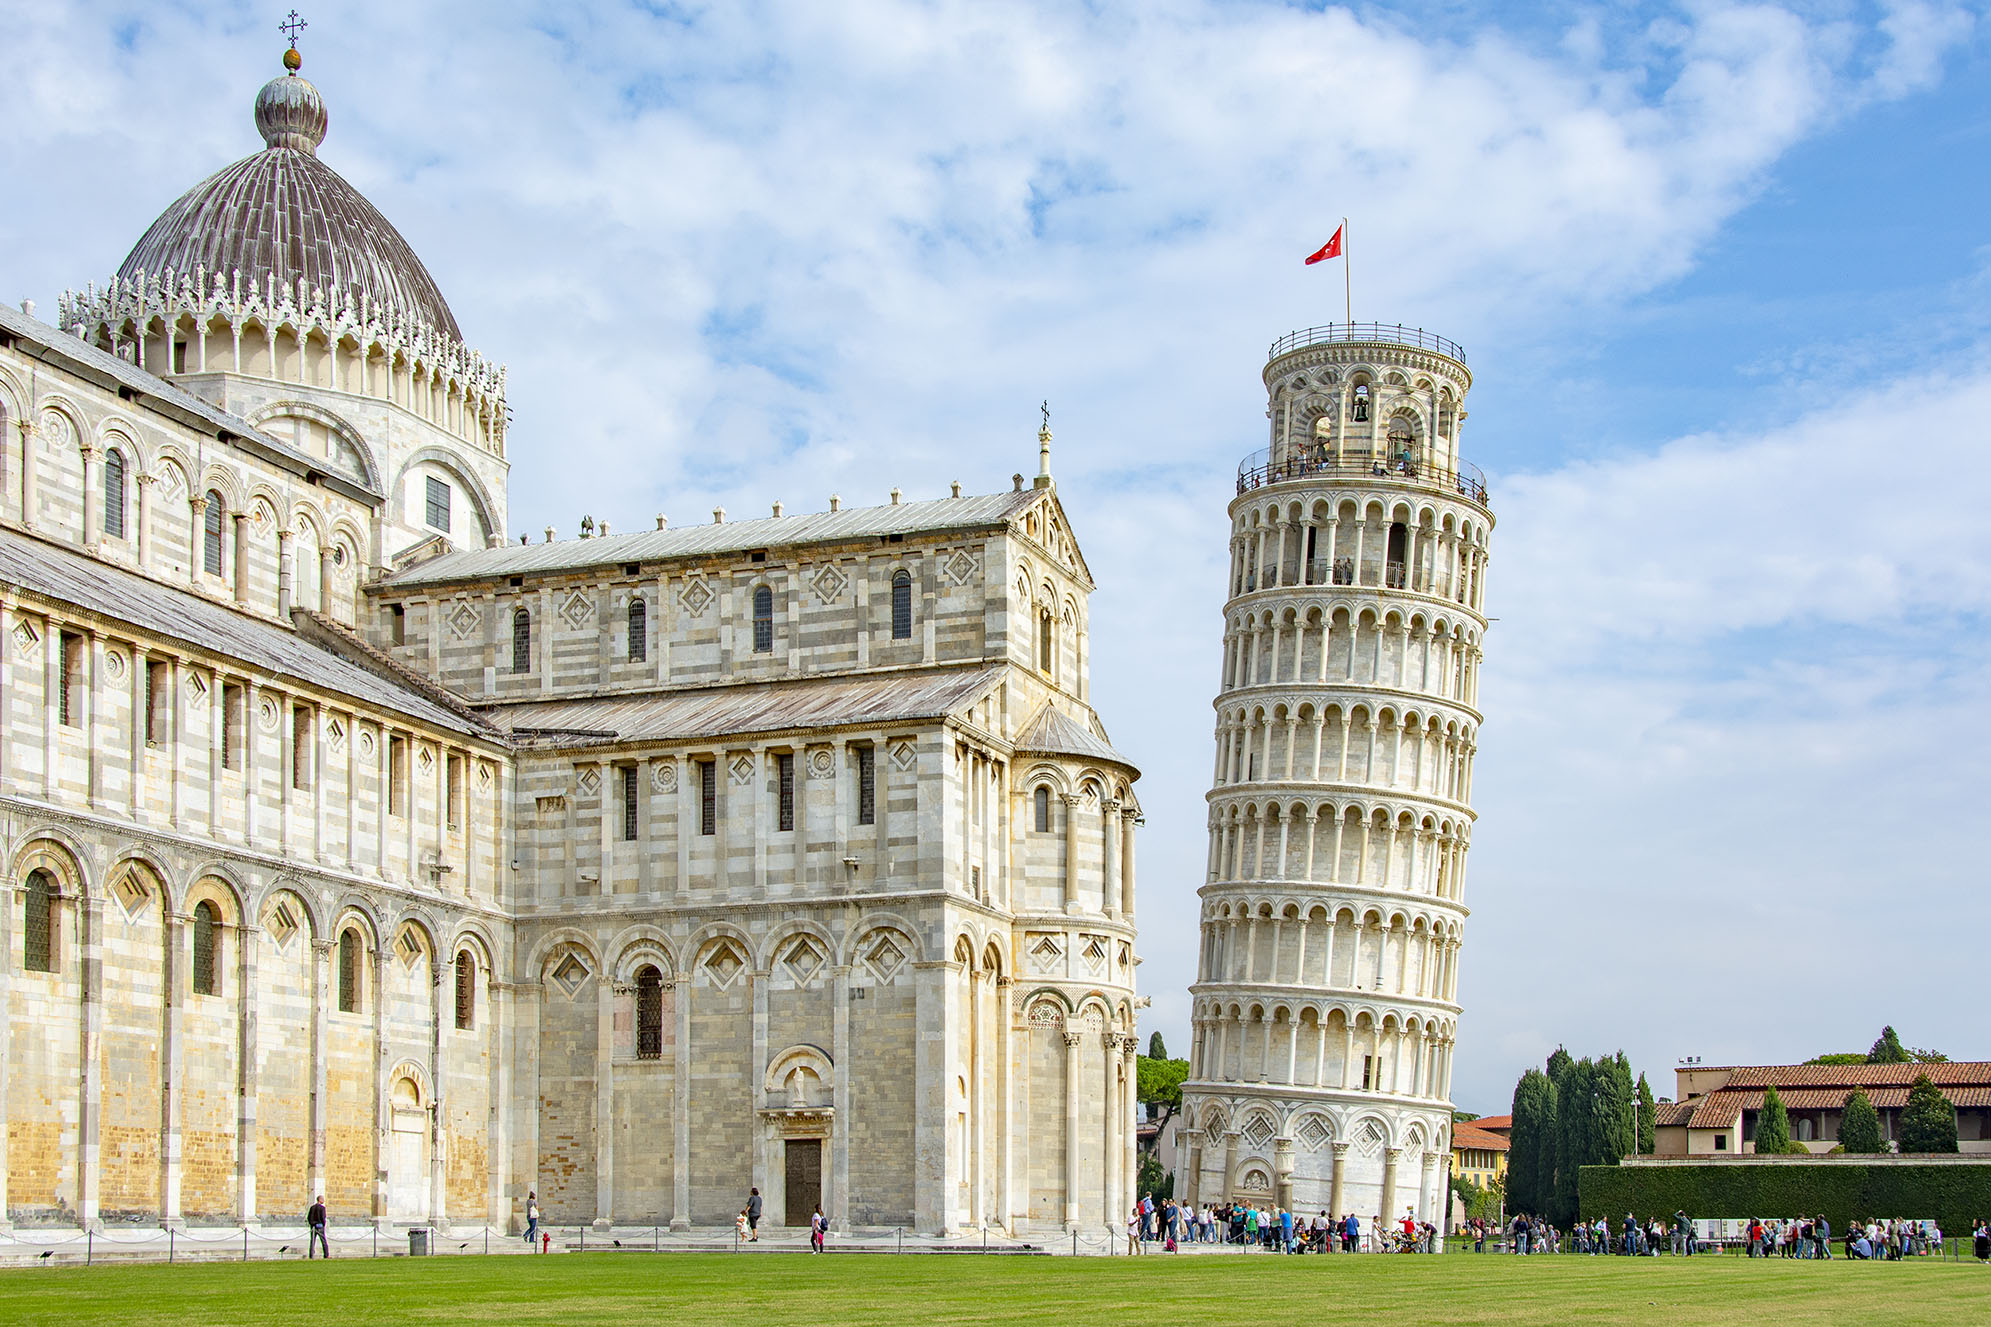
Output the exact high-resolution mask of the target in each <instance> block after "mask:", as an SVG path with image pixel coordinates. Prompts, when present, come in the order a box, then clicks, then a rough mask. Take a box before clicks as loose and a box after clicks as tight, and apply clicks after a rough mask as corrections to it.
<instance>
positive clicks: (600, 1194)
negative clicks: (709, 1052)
mask: <svg viewBox="0 0 1991 1327" xmlns="http://www.w3.org/2000/svg"><path fill="white" fill-rule="evenodd" d="M603 802H604V808H605V807H606V802H607V799H606V798H604V799H603ZM604 814H606V810H604ZM621 989H622V991H623V992H624V993H626V992H627V991H628V990H629V988H627V987H624V988H621ZM617 993H618V988H617V987H616V985H615V983H614V982H613V981H611V980H610V979H609V974H608V973H607V972H603V973H602V974H601V977H600V979H599V980H597V981H596V982H595V1013H596V1018H595V1220H594V1227H595V1229H596V1230H607V1229H608V1227H609V1224H610V1222H611V1221H612V1220H613V1216H614V1211H615V997H616V995H617ZM755 1003H756V1007H758V1003H759V1002H758V1000H756V1002H755Z"/></svg>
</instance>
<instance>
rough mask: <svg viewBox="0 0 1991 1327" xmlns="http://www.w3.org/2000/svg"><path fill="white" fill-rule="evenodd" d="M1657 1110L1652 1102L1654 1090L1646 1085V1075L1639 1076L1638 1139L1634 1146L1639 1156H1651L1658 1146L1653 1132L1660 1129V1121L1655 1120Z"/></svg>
mask: <svg viewBox="0 0 1991 1327" xmlns="http://www.w3.org/2000/svg"><path fill="white" fill-rule="evenodd" d="M1657 1109H1658V1107H1657V1106H1656V1105H1655V1104H1654V1102H1653V1100H1652V1088H1651V1086H1650V1085H1649V1084H1647V1083H1646V1081H1645V1075H1644V1074H1640V1075H1639V1076H1638V1120H1637V1123H1638V1138H1637V1140H1636V1143H1635V1145H1634V1146H1635V1148H1636V1150H1637V1152H1638V1154H1639V1155H1640V1156H1642V1157H1649V1156H1651V1155H1652V1152H1653V1148H1654V1147H1655V1146H1656V1137H1655V1135H1654V1133H1653V1131H1654V1130H1655V1129H1656V1128H1658V1121H1657V1120H1656V1119H1655V1118H1654V1112H1655V1111H1656V1110H1657Z"/></svg>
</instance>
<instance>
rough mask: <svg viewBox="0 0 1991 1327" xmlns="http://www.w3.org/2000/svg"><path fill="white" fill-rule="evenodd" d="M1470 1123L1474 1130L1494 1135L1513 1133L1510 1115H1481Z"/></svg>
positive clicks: (1512, 1121)
mask: <svg viewBox="0 0 1991 1327" xmlns="http://www.w3.org/2000/svg"><path fill="white" fill-rule="evenodd" d="M1472 1123H1473V1126H1474V1127H1475V1128H1479V1129H1487V1130H1490V1131H1492V1132H1494V1133H1500V1134H1508V1133H1512V1132H1513V1131H1514V1117H1513V1116H1512V1115H1482V1116H1480V1117H1479V1118H1478V1119H1476V1120H1474V1121H1473V1122H1472Z"/></svg>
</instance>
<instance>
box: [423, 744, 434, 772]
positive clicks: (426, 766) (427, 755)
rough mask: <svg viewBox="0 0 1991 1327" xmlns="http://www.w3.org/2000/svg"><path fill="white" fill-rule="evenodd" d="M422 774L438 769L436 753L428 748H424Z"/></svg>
mask: <svg viewBox="0 0 1991 1327" xmlns="http://www.w3.org/2000/svg"><path fill="white" fill-rule="evenodd" d="M421 760H422V773H424V774H427V773H428V772H429V771H430V770H432V769H434V768H435V767H436V753H435V752H433V751H431V750H429V749H428V748H427V747H423V748H422V756H421Z"/></svg>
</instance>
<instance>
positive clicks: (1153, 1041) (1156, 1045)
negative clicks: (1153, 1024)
mask: <svg viewBox="0 0 1991 1327" xmlns="http://www.w3.org/2000/svg"><path fill="white" fill-rule="evenodd" d="M1148 1058H1149V1059H1150V1060H1166V1059H1167V1058H1168V1045H1167V1043H1165V1042H1164V1041H1162V1039H1161V1033H1159V1032H1155V1033H1151V1034H1150V1035H1149V1036H1148Z"/></svg>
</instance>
